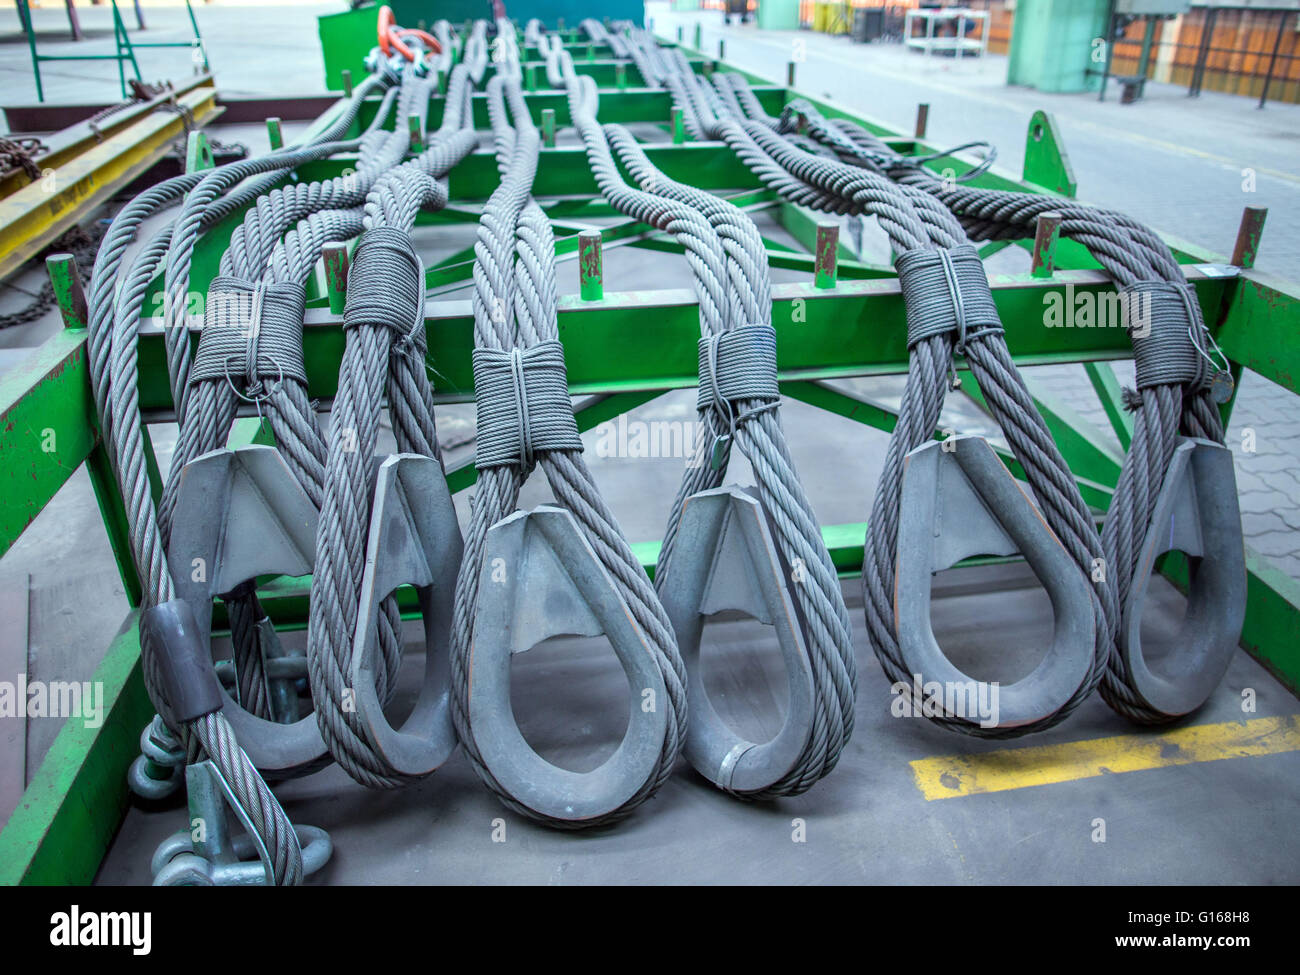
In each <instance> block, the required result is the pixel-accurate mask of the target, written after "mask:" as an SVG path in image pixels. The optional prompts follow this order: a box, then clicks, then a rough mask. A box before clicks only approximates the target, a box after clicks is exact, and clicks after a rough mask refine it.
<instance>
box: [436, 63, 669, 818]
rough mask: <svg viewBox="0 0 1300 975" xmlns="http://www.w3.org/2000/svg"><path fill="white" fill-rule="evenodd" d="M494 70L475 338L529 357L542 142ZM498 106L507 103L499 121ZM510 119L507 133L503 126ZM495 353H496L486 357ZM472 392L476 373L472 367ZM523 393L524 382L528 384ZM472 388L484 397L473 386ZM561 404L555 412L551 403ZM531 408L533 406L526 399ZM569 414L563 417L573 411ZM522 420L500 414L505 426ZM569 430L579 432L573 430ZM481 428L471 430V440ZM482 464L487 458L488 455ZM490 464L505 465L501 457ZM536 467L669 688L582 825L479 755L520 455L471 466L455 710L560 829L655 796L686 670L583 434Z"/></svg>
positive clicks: (539, 251)
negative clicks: (632, 772) (594, 472)
mask: <svg viewBox="0 0 1300 975" xmlns="http://www.w3.org/2000/svg"><path fill="white" fill-rule="evenodd" d="M498 72H499V73H498V75H497V76H496V77H495V78H493V80H492V81H491V82H489V85H488V97H489V106H490V107H491V106H492V105H493V103H496V104H495V107H494V108H491V112H490V114H491V117H492V119H493V122H494V128H495V129H497V133H496V134H497V139H496V145H497V150H498V152H499V153H503V152H508V153H509V164H508V165H507V166H506V167H505V169H504V176H503V179H502V181H501V184H500V186H498V188H497V189H496V190H495V191H494V192H493V194H492V197H491V198H490V199H489V200H488V203H487V205H486V206H485V207H484V212H483V219H482V221H481V222H480V224H479V230H478V242H477V243H476V245H475V253H476V259H475V264H474V293H473V305H474V322H475V327H474V331H475V346H476V348H477V349H478V350H480V353H476V355H481V354H482V353H488V354H491V355H494V356H495V358H496V359H499V358H500V357H501V356H502V355H503V354H508V355H516V353H518V354H522V355H530V354H534V353H532V352H531V350H534V349H539V348H543V349H546V348H549V349H550V350H551V351H550V352H549V353H547V354H551V355H553V354H554V353H555V350H554V347H553V346H551V345H550V343H554V342H556V340H557V339H558V321H557V318H556V291H555V268H554V260H555V247H554V239H553V237H552V231H551V227H550V223H549V221H548V220H547V219H546V216H545V214H544V213H543V212H542V210H541V208H540V207H539V206H538V205H537V204H536V203H535V202H534V201H533V200H532V182H533V177H534V175H535V172H536V166H537V157H538V150H539V146H540V138H539V135H538V132H537V129H536V128H535V127H534V126H533V124H532V122H531V120H530V118H529V115H528V111H527V106H526V104H525V103H524V99H523V93H522V88H521V86H520V83H519V82H520V79H519V70H518V64H517V62H516V61H514V60H513V59H510V60H507V61H505V62H502V63H499V65H498ZM503 102H508V104H509V116H510V117H511V118H510V120H509V121H508V120H507V118H506V114H507V113H506V112H505V111H503ZM511 123H513V131H512V132H510V133H506V132H505V131H504V129H505V127H507V126H508V125H510V124H511ZM494 361H495V360H494ZM475 373H476V375H475V387H476V390H478V387H479V383H480V371H479V369H478V368H477V362H476V370H475ZM529 390H530V395H531V387H530V388H529ZM480 395H482V393H481V392H480ZM558 407H559V404H558V402H557V403H556V404H554V408H556V409H558ZM527 408H528V409H529V410H531V409H532V406H531V405H530V406H529V407H527ZM565 408H566V409H569V410H570V412H569V419H570V421H571V420H572V414H571V407H569V406H568V404H567V402H566V403H565ZM519 419H521V418H517V417H514V416H511V417H508V418H506V420H505V422H506V423H507V424H508V427H507V430H508V431H513V430H514V425H515V423H516V422H518V420H519ZM575 431H576V428H575ZM485 434H488V435H489V437H490V431H489V430H484V429H482V428H480V437H483V436H484V435H485ZM489 460H490V459H489ZM497 460H506V461H509V460H510V458H508V457H501V458H497ZM536 462H537V463H538V464H539V465H540V466H541V468H542V470H543V472H544V473H545V475H546V477H547V480H548V482H549V483H550V485H551V489H552V492H553V493H554V495H555V498H556V501H557V502H558V503H559V504H561V505H563V506H564V507H565V508H566V509H567V510H568V511H569V512H570V514H572V516H573V518H574V520H575V521H576V523H577V524H578V526H579V528H580V530H581V531H582V533H583V535H584V536H585V537H586V539H587V541H588V542H589V543H590V545H591V547H592V550H593V551H594V553H595V555H596V557H597V559H598V560H599V561H600V563H601V564H602V565H603V566H604V568H605V569H606V571H608V573H609V574H610V576H611V577H612V579H613V581H614V583H615V585H616V587H617V588H618V590H619V592H620V594H621V595H622V597H623V598H624V599H625V600H626V603H627V606H628V608H629V610H630V611H631V613H632V615H633V617H634V619H635V620H636V622H637V624H638V625H639V626H640V628H641V630H642V632H643V634H644V636H645V641H646V646H647V647H648V649H649V650H650V653H651V656H652V658H653V662H654V665H655V667H656V668H657V669H658V670H659V672H660V674H661V677H662V679H663V683H664V687H665V690H666V692H667V696H668V702H667V705H668V706H667V709H666V710H667V727H666V730H665V733H664V738H663V740H662V742H661V744H660V752H659V754H658V756H657V758H656V761H655V763H654V765H653V767H652V770H651V773H650V774H649V775H648V777H647V778H646V779H645V781H644V782H643V783H642V784H641V786H640V787H639V788H637V789H636V791H635V792H634V794H633V795H632V796H631V797H630V798H628V799H627V800H626V801H624V802H623V804H622V805H620V806H618V807H617V808H614V809H612V810H609V811H608V812H606V813H604V814H602V815H599V816H595V817H592V818H589V819H583V820H580V821H574V820H568V819H562V818H557V817H555V816H552V815H548V814H544V813H541V812H540V811H538V810H536V809H533V808H531V807H529V806H528V805H526V804H525V802H524V801H523V800H522V799H520V798H519V797H516V796H513V795H511V793H510V792H509V790H507V789H506V788H505V787H504V786H503V785H502V784H501V783H500V782H498V781H497V780H496V778H495V777H494V776H493V774H492V772H491V770H490V769H489V768H488V767H487V764H486V762H485V761H484V759H483V756H482V752H481V750H480V747H479V744H478V742H477V741H476V738H475V729H474V727H473V724H472V722H471V721H470V717H469V662H470V651H471V645H472V641H473V637H474V624H475V614H476V607H477V604H478V595H479V594H478V583H479V571H480V569H481V567H482V562H483V557H484V547H485V544H486V540H487V533H488V529H489V528H491V527H492V525H494V524H496V523H497V522H498V521H500V520H501V519H502V518H503V517H505V516H507V515H508V514H510V513H511V512H512V511H514V510H515V507H516V505H517V502H518V496H519V490H520V488H521V487H522V485H523V482H524V480H525V479H526V476H527V471H526V469H525V467H524V465H523V464H522V463H520V462H506V463H499V464H498V463H492V464H491V466H483V464H482V459H479V458H476V465H477V466H479V467H480V471H479V476H478V481H477V483H476V486H475V493H474V500H473V508H472V515H471V523H470V526H469V528H468V530H467V531H466V535H465V551H464V557H463V561H462V564H461V571H460V575H459V578H458V580H457V587H456V601H455V611H454V618H453V623H452V638H451V664H452V696H451V704H452V718H453V721H454V723H455V725H456V730H457V733H458V735H459V737H460V740H461V744H462V745H463V746H464V748H465V751H466V754H467V755H468V757H469V758H470V761H471V764H472V765H473V767H474V768H475V771H476V772H477V773H478V774H479V776H480V778H482V779H483V781H484V783H485V784H487V785H488V787H489V788H491V789H492V790H493V791H494V792H495V793H496V794H497V795H498V797H499V798H500V799H501V801H502V802H503V803H504V804H505V805H506V806H507V807H508V808H510V809H512V810H514V811H515V812H517V813H519V814H520V815H523V816H527V817H529V818H531V819H535V820H538V821H540V822H543V823H545V824H546V825H548V826H552V827H556V828H561V829H579V828H586V827H589V826H598V825H604V824H608V823H613V822H615V821H617V820H619V819H622V818H623V817H625V816H626V815H628V814H629V813H630V812H631V811H632V810H633V809H634V808H635V807H636V806H638V805H639V804H640V803H641V802H643V801H644V800H646V799H648V798H649V797H650V796H651V795H653V794H654V793H655V792H656V791H657V790H658V789H659V787H660V786H661V785H662V784H663V783H664V781H665V780H666V779H667V777H668V775H669V774H670V773H671V771H672V768H673V764H674V762H675V761H676V759H677V756H678V754H679V753H680V751H681V747H682V744H683V741H684V737H685V723H686V700H685V672H684V665H683V664H682V661H681V657H680V654H678V652H677V646H676V640H675V638H674V636H673V632H672V627H671V624H670V623H669V621H668V618H667V614H666V613H665V612H664V609H663V607H662V606H661V605H660V603H659V600H658V598H657V596H656V595H655V592H654V589H653V587H652V586H651V585H650V581H649V579H648V578H647V576H646V574H645V572H644V570H643V569H642V567H641V565H640V563H639V561H638V560H637V559H636V557H635V556H634V554H633V553H632V550H631V547H630V546H629V545H628V543H627V541H626V539H625V538H624V536H623V534H622V532H621V530H620V529H619V527H618V523H617V521H616V520H615V518H614V514H613V512H612V511H611V510H610V509H609V507H608V506H607V505H606V503H605V501H604V499H603V498H602V497H601V496H600V493H599V491H598V490H597V488H596V485H595V483H594V481H593V479H592V477H591V474H590V472H589V471H588V469H587V466H586V464H585V463H584V462H583V460H582V456H581V444H580V442H579V443H578V444H576V445H575V446H573V447H569V448H567V449H539V450H537V452H536Z"/></svg>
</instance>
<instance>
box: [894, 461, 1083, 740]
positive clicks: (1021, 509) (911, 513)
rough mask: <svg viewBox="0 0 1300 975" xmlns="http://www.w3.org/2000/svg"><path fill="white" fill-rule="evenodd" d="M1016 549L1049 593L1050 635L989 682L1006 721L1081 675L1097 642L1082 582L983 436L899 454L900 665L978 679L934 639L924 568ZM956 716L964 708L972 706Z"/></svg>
mask: <svg viewBox="0 0 1300 975" xmlns="http://www.w3.org/2000/svg"><path fill="white" fill-rule="evenodd" d="M1017 553H1020V554H1021V555H1023V556H1024V558H1025V561H1026V562H1027V563H1029V567H1030V568H1031V569H1032V570H1033V572H1034V574H1035V575H1036V576H1037V577H1038V580H1039V582H1040V583H1041V584H1042V586H1043V588H1044V589H1045V590H1046V592H1047V595H1048V598H1049V599H1050V600H1051V602H1052V616H1053V629H1052V643H1051V646H1050V647H1049V648H1048V650H1047V652H1046V653H1045V654H1044V656H1043V658H1042V660H1040V661H1039V663H1038V665H1037V666H1036V667H1035V668H1034V669H1033V670H1032V671H1031V672H1030V673H1029V674H1027V675H1026V676H1025V677H1023V678H1021V679H1020V680H1018V681H1015V682H1013V683H1011V684H1002V683H999V684H998V686H997V689H996V690H997V698H996V700H997V702H998V705H997V720H996V721H993V720H991V716H988V723H987V724H984V722H982V721H981V722H980V723H981V724H983V725H984V726H985V727H997V728H1015V727H1020V726H1022V725H1026V724H1032V723H1034V722H1036V721H1041V720H1044V719H1046V718H1048V717H1050V716H1051V715H1053V714H1055V713H1056V712H1057V711H1059V710H1060V709H1061V707H1062V706H1063V705H1064V704H1066V703H1067V702H1068V701H1069V699H1070V698H1071V697H1073V696H1074V694H1075V692H1076V691H1078V689H1079V687H1080V685H1082V684H1083V682H1084V680H1085V679H1087V676H1088V673H1089V671H1090V669H1091V667H1092V664H1093V657H1094V654H1095V652H1096V636H1097V633H1096V619H1095V617H1094V613H1093V608H1092V602H1091V599H1090V595H1089V590H1090V587H1091V582H1090V580H1089V579H1088V577H1087V576H1086V575H1085V573H1084V572H1083V570H1082V569H1080V568H1079V565H1078V564H1077V563H1076V562H1075V561H1074V560H1073V559H1072V558H1071V557H1070V555H1069V553H1068V552H1066V550H1065V548H1064V546H1062V545H1061V543H1060V541H1059V540H1058V539H1057V537H1056V535H1055V534H1053V532H1052V530H1051V528H1049V527H1048V525H1047V523H1046V522H1045V521H1044V520H1043V516H1042V514H1040V513H1039V511H1038V509H1037V508H1036V507H1035V506H1034V504H1033V502H1032V501H1030V500H1029V498H1028V497H1027V496H1026V495H1025V493H1024V491H1023V490H1022V489H1021V487H1020V485H1019V484H1017V483H1016V480H1015V478H1013V477H1012V476H1011V474H1010V472H1009V471H1008V470H1007V469H1006V467H1004V466H1003V464H1002V461H1001V460H999V459H998V456H997V454H995V453H994V452H993V448H992V447H990V446H989V445H988V442H987V441H986V440H984V438H983V437H976V436H960V437H950V438H948V439H947V440H945V441H943V442H938V441H931V442H930V443H927V444H924V445H922V446H920V447H917V448H916V449H915V450H912V451H911V452H909V453H908V455H907V457H906V458H905V460H904V468H903V483H902V491H901V495H900V500H899V524H898V553H897V556H896V559H897V562H896V566H895V575H896V583H895V597H894V628H895V632H896V633H897V634H898V642H899V649H900V650H901V652H902V657H903V662H904V664H905V665H906V667H907V669H908V671H909V673H911V674H919V675H921V678H922V680H924V681H926V682H929V681H938V682H942V683H945V684H949V685H950V686H953V685H955V686H964V687H973V688H976V689H977V691H976V693H977V695H979V694H980V692H981V691H983V692H984V693H987V694H988V695H989V697H987V698H986V697H984V696H977V699H978V700H992V699H993V697H992V694H993V689H992V687H991V686H990V687H987V688H983V687H981V686H980V685H983V684H985V683H986V682H984V681H976V680H975V679H974V678H972V677H969V676H968V675H967V674H965V673H963V672H962V671H961V670H960V669H959V668H958V667H957V666H956V665H955V664H953V663H952V661H951V660H949V659H948V657H947V655H946V654H944V652H943V650H942V649H941V648H940V646H939V644H938V641H937V640H936V639H935V636H934V629H933V627H932V625H931V622H930V587H931V580H932V578H933V574H934V573H935V572H938V571H940V570H942V569H946V568H949V567H950V566H953V565H956V564H957V563H958V562H960V561H961V560H962V559H965V558H969V557H971V556H975V555H1015V554H1017ZM965 717H968V718H972V717H973V716H971V715H966V716H965Z"/></svg>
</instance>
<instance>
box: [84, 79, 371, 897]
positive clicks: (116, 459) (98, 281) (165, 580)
mask: <svg viewBox="0 0 1300 975" xmlns="http://www.w3.org/2000/svg"><path fill="white" fill-rule="evenodd" d="M378 84H379V82H378V81H376V80H375V79H367V81H366V82H363V84H361V85H359V86H358V88H357V90H356V92H355V94H354V97H353V100H352V101H351V102H350V103H349V104H348V106H347V107H346V109H345V111H344V112H342V113H341V114H340V116H339V118H338V119H337V120H336V121H335V122H334V123H332V124H331V125H330V126H328V127H327V128H326V129H325V130H324V131H322V132H321V133H320V135H319V136H318V138H319V139H320V140H322V141H324V142H327V143H333V142H334V140H336V139H337V137H338V136H339V135H341V134H342V133H343V132H345V131H346V130H347V128H348V127H349V126H350V125H351V124H352V122H353V120H354V119H355V118H356V114H357V112H358V111H359V110H360V106H361V102H362V101H363V100H364V98H365V97H366V96H367V95H368V94H369V93H370V92H371V91H373V90H374V89H375V88H376V87H377V85H378ZM206 175H207V174H202V173H193V174H185V175H182V176H179V177H175V178H173V179H171V180H167V181H165V182H164V183H162V184H159V185H158V186H155V187H152V188H151V189H149V190H147V191H145V192H144V193H143V194H141V195H140V196H138V197H136V198H135V199H134V200H132V201H131V203H129V204H128V205H127V206H126V207H125V208H124V209H123V210H122V211H121V212H120V213H119V214H118V216H117V217H116V218H115V219H114V221H113V223H112V224H111V225H110V227H109V230H108V232H107V233H106V234H105V241H104V246H103V247H102V248H101V250H100V252H99V254H98V255H97V258H96V261H95V267H94V271H93V274H92V279H91V286H90V293H89V296H88V304H89V311H90V314H89V322H88V323H89V331H90V335H89V341H88V352H89V360H90V373H91V385H92V389H93V392H94V397H95V403H96V409H97V412H98V413H99V416H100V424H101V431H102V433H103V436H104V437H105V440H106V442H107V443H108V445H109V448H110V456H111V458H112V461H113V466H114V469H115V472H116V473H117V476H118V479H119V484H120V485H121V488H122V495H123V498H124V500H125V502H126V506H127V512H128V516H129V518H128V527H129V537H130V543H131V548H132V555H133V558H134V561H135V563H136V568H137V571H138V572H139V574H140V577H141V580H142V583H143V588H144V601H145V605H146V606H158V605H161V604H163V603H167V602H169V601H171V600H172V599H174V598H175V589H174V586H173V581H172V577H171V574H170V572H169V571H168V568H167V563H166V557H165V549H164V546H163V544H162V536H161V531H160V529H159V526H158V521H157V514H156V511H155V509H154V505H153V498H152V494H151V490H150V486H149V479H148V471H147V467H148V465H147V450H146V447H145V444H144V434H143V424H142V417H141V415H140V407H139V393H138V389H137V376H138V373H139V369H138V347H139V336H138V331H137V323H138V322H139V316H140V311H141V308H142V305H143V302H144V297H145V293H146V290H147V289H148V287H149V284H150V283H151V281H152V280H153V277H154V273H155V271H156V269H157V267H158V265H159V264H160V262H161V261H162V260H163V258H164V256H165V255H166V253H167V252H168V250H169V248H170V245H171V236H172V231H173V226H174V225H169V226H167V227H165V228H164V229H163V230H161V231H160V232H158V233H157V234H155V235H154V236H153V237H152V238H151V239H150V241H149V242H148V243H146V244H145V245H144V246H143V247H142V248H140V251H139V253H138V254H137V255H136V257H135V258H134V259H133V261H132V262H131V265H130V267H129V269H128V272H127V274H126V275H125V276H123V275H122V274H121V267H122V263H123V260H124V259H125V256H126V251H127V248H128V247H129V246H130V245H131V243H132V241H133V240H134V239H135V237H136V234H137V233H138V230H139V227H140V225H141V224H142V222H143V221H144V220H146V219H147V218H148V217H150V216H151V215H152V214H154V213H157V212H159V211H160V210H162V209H164V208H166V207H167V206H169V205H172V204H174V203H175V202H177V201H178V200H180V199H181V198H183V197H184V196H185V195H186V194H187V193H189V192H190V191H192V190H193V189H194V188H195V187H196V186H197V185H199V184H200V183H201V182H202V181H203V180H204V179H205V178H206ZM246 175H251V176H253V177H254V178H252V179H249V180H247V181H246V182H245V183H244V185H243V186H242V187H240V188H239V189H237V190H235V191H234V192H232V193H229V194H227V195H226V196H225V198H224V199H219V198H218V199H214V200H211V201H210V203H209V206H208V207H206V209H205V210H204V211H203V212H202V213H200V214H199V216H198V219H197V227H198V229H199V230H200V231H201V230H203V229H206V228H207V227H209V226H211V225H212V224H213V223H215V222H216V221H217V220H220V219H222V218H223V217H225V216H226V215H228V214H229V213H231V212H234V210H235V209H237V208H238V207H239V206H242V205H244V204H245V203H246V202H248V200H249V194H250V193H252V194H256V193H258V192H260V191H262V190H264V189H266V188H269V180H270V178H271V174H269V173H268V174H266V175H263V176H260V177H259V176H257V171H252V172H249V173H248V174H246ZM232 185H233V184H232ZM252 198H256V197H255V195H254V196H253V197H252ZM176 402H178V403H179V398H177V399H176ZM147 632H148V631H147V630H142V636H143V637H144V639H143V640H142V657H143V659H144V664H145V666H144V674H145V683H146V688H147V690H148V692H149V694H150V698H151V700H152V701H153V703H154V704H155V706H156V707H157V708H158V711H159V714H160V715H162V717H163V719H164V721H165V723H166V724H167V726H168V728H169V730H171V731H174V732H177V733H179V736H180V741H181V743H182V745H183V747H184V750H185V753H186V756H187V761H196V760H198V758H199V757H200V756H202V755H206V756H207V757H208V758H209V759H211V760H212V762H213V763H214V764H215V766H216V768H217V770H218V772H219V773H220V775H221V776H222V778H223V780H224V781H225V782H226V783H227V784H228V785H229V787H230V789H231V796H230V797H231V799H232V801H233V802H234V803H235V804H237V805H238V806H239V807H240V809H241V811H242V813H243V815H244V816H245V817H246V818H247V820H248V822H250V823H251V824H252V826H253V829H254V831H255V832H256V833H257V836H258V839H259V842H260V843H261V845H262V846H263V847H264V848H265V849H266V850H267V851H268V853H269V855H270V858H271V868H272V877H271V879H272V882H274V883H276V884H296V883H299V882H301V879H302V852H301V847H300V845H299V841H298V837H297V833H296V831H295V830H294V828H293V826H292V824H291V823H290V822H289V820H288V817H287V816H286V815H285V814H284V811H283V809H282V808H281V806H280V804H279V803H278V801H277V800H276V799H275V796H274V794H273V793H272V792H271V790H270V789H269V787H267V785H266V783H265V782H264V781H263V780H262V778H261V776H260V775H259V774H258V773H257V771H256V769H254V768H253V766H252V763H251V762H250V761H249V760H248V757H247V755H246V754H245V753H244V752H243V750H242V749H241V748H240V747H239V744H238V742H237V740H236V737H235V734H234V731H233V729H232V728H231V727H230V725H229V723H228V722H227V721H226V719H225V717H224V716H223V715H222V714H221V713H220V712H219V711H217V712H212V713H208V714H206V715H203V716H200V717H199V718H197V719H195V720H193V721H187V722H184V723H183V724H182V723H181V722H179V721H177V720H176V719H175V716H174V713H173V712H172V710H171V708H170V705H169V702H168V701H167V699H166V695H165V693H164V691H163V684H162V681H161V680H159V677H158V670H157V667H158V660H157V654H158V648H155V647H153V646H151V645H150V639H149V637H148V635H147Z"/></svg>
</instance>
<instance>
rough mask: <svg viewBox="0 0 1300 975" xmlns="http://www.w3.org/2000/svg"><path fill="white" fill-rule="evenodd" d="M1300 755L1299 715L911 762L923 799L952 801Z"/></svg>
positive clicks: (944, 756)
mask: <svg viewBox="0 0 1300 975" xmlns="http://www.w3.org/2000/svg"><path fill="white" fill-rule="evenodd" d="M1294 751H1300V715H1294V714H1293V715H1288V716H1286V717H1281V718H1253V719H1251V720H1249V721H1226V722H1224V723H1223V724H1205V725H1193V726H1192V727H1189V728H1178V729H1176V730H1174V731H1166V732H1163V733H1160V734H1146V735H1118V736H1116V737H1114V738H1094V739H1092V740H1090V741H1070V742H1064V743H1062V744H1059V745H1035V746H1031V747H1028V748H1007V749H1003V750H1001V751H995V752H985V753H984V754H981V755H940V756H936V757H934V758H921V759H917V760H916V761H914V762H912V763H911V765H912V775H913V777H914V778H915V779H916V786H917V788H918V789H920V790H921V794H922V795H924V796H925V798H926V799H952V798H956V797H957V796H973V795H978V794H979V793H982V792H1005V791H1007V790H1008V789H1025V788H1029V787H1031V786H1038V785H1054V784H1055V783H1058V782H1073V781H1075V780H1076V779H1089V778H1095V777H1096V776H1099V775H1111V774H1116V773H1120V772H1140V771H1143V770H1145V769H1154V768H1167V767H1169V766H1173V765H1190V764H1192V763H1194V762H1217V761H1221V760H1222V759H1225V758H1246V757H1249V756H1254V755H1276V754H1279V753H1281V752H1294Z"/></svg>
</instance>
